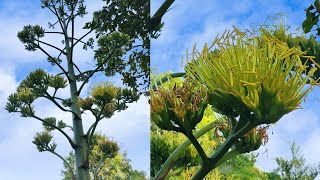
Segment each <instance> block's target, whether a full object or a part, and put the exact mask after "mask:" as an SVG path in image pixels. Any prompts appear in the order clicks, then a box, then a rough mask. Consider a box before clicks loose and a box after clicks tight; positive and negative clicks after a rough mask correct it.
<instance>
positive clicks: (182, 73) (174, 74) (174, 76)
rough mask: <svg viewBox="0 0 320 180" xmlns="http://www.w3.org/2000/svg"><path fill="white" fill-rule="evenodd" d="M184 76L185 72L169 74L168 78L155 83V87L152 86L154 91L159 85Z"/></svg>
mask: <svg viewBox="0 0 320 180" xmlns="http://www.w3.org/2000/svg"><path fill="white" fill-rule="evenodd" d="M184 75H186V73H185V72H180V73H172V74H168V75H167V76H165V77H163V78H161V79H160V80H158V81H157V82H155V84H154V85H152V87H151V88H152V89H156V88H157V86H158V85H161V84H162V83H165V82H167V81H168V80H169V78H177V77H183V76H184Z"/></svg>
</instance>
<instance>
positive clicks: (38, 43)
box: [6, 0, 150, 180]
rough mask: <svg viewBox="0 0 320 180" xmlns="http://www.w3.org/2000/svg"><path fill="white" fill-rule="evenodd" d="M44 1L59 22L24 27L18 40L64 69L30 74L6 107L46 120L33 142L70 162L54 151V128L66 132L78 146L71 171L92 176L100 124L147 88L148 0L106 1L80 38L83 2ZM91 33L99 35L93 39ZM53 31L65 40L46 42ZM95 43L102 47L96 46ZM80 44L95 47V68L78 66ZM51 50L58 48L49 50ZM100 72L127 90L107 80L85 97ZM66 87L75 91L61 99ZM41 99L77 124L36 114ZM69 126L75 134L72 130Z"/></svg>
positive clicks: (79, 176)
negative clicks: (86, 117)
mask: <svg viewBox="0 0 320 180" xmlns="http://www.w3.org/2000/svg"><path fill="white" fill-rule="evenodd" d="M41 3H42V8H45V9H47V10H49V11H50V12H51V13H52V14H53V15H54V16H55V17H56V20H54V21H53V22H49V29H44V28H43V27H41V26H39V25H27V26H24V27H23V29H22V30H21V31H20V32H18V38H19V40H20V41H21V42H22V43H23V44H24V45H25V49H26V50H28V51H36V50H40V51H41V52H43V53H44V54H45V55H46V56H47V60H48V62H49V63H51V65H53V66H55V67H56V68H57V69H58V71H59V72H58V73H56V74H49V73H47V72H45V71H44V70H42V69H36V70H35V71H33V72H31V73H30V74H29V75H28V76H27V77H26V78H25V79H24V80H22V82H21V83H20V85H19V87H18V88H17V91H16V92H15V93H13V94H11V95H10V96H9V98H8V103H7V105H6V110H8V112H10V113H12V112H18V113H20V114H21V116H22V117H31V118H35V119H37V120H39V121H41V122H42V123H43V126H44V131H43V132H39V133H37V134H36V136H35V138H34V141H33V143H34V144H35V145H36V146H37V148H38V150H39V151H40V152H43V151H48V152H51V153H53V154H54V155H56V156H57V157H59V158H60V159H62V160H63V161H64V162H65V163H66V164H67V160H66V159H65V158H64V157H62V156H61V155H60V154H58V152H56V151H55V149H56V147H57V144H56V143H54V142H53V133H52V131H57V132H59V133H61V134H62V135H63V136H65V137H66V139H67V140H68V142H69V144H70V147H71V148H72V149H73V150H74V165H75V172H74V169H73V167H72V165H70V164H69V166H67V167H68V170H69V171H70V175H71V176H72V178H73V179H77V180H83V179H84V180H88V179H89V169H90V168H91V167H90V160H89V157H90V153H91V151H92V150H91V149H90V147H91V143H92V141H94V140H93V137H94V136H93V135H94V132H95V129H96V127H97V125H98V123H99V122H100V121H101V120H102V119H105V118H111V117H112V115H113V114H114V112H115V111H121V110H125V109H126V108H127V105H126V104H127V103H131V102H134V101H137V100H138V98H139V92H138V90H139V87H144V86H148V85H147V84H148V76H149V64H150V62H149V53H150V51H149V47H150V42H149V36H150V33H149V27H148V25H147V24H146V22H147V21H148V20H149V1H147V0H142V1H130V0H125V1H120V0H119V1H110V0H107V1H105V3H106V4H105V6H104V7H102V9H101V10H100V11H97V12H95V13H94V14H93V15H94V16H93V20H92V21H91V22H88V23H86V24H84V29H87V30H88V31H87V33H85V34H84V35H82V36H80V37H76V36H75V34H77V33H76V32H75V31H76V30H77V28H76V27H77V26H76V19H78V18H82V17H83V16H85V15H86V14H87V11H86V6H85V2H84V0H42V1H41ZM50 29H52V30H50ZM53 29H54V30H53ZM92 33H95V35H96V36H95V37H90V36H91V35H92ZM48 34H51V35H56V36H57V39H59V38H61V39H60V40H61V43H57V44H50V43H48V42H45V41H44V40H43V38H44V37H46V36H47V35H48ZM89 37H90V38H89ZM95 41H97V47H95V46H94V44H95V43H94V42H95ZM80 44H82V45H83V49H84V50H87V49H88V48H90V49H94V53H95V55H94V61H95V62H96V66H95V67H93V68H92V69H90V68H89V67H87V68H88V69H80V68H79V67H78V65H77V64H78V62H79V61H80V59H75V56H74V54H75V48H76V47H77V46H79V45H80ZM47 48H52V49H53V50H56V52H55V53H52V54H50V53H49V52H48V51H47ZM99 72H104V73H105V75H106V76H113V75H115V74H117V73H119V74H120V75H121V76H122V80H123V83H124V84H125V85H127V86H128V88H124V89H122V88H119V87H116V86H114V85H112V84H110V83H102V84H99V85H98V86H96V87H94V88H93V90H92V93H91V95H89V96H87V97H85V96H84V95H83V94H82V90H83V87H84V86H85V84H87V83H88V82H89V81H90V79H91V78H92V77H93V76H94V75H96V74H97V73H99ZM64 88H68V89H69V90H70V94H69V97H70V98H66V99H64V98H61V97H59V92H60V90H61V89H64ZM39 98H42V99H46V100H49V102H51V103H53V104H54V105H56V106H57V107H58V108H59V109H60V110H61V111H64V112H67V113H71V114H72V124H66V123H65V122H64V121H63V120H58V119H56V118H55V117H41V115H40V114H37V113H36V108H35V107H34V102H35V101H36V100H37V99H39ZM85 112H90V113H91V114H93V116H94V118H95V122H94V123H93V124H92V125H91V126H90V127H89V129H88V130H87V132H84V128H83V124H82V121H83V118H82V114H83V113H85ZM68 128H69V129H71V130H72V132H73V136H71V135H70V134H68V133H67V131H66V129H68Z"/></svg>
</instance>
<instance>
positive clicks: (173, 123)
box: [151, 79, 207, 132]
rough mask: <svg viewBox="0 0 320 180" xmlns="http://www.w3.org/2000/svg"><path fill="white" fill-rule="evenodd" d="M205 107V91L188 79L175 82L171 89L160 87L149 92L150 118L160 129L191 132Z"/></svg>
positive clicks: (166, 86)
mask: <svg viewBox="0 0 320 180" xmlns="http://www.w3.org/2000/svg"><path fill="white" fill-rule="evenodd" d="M171 85H172V84H171ZM206 106H207V92H206V89H205V88H204V87H203V86H195V85H194V84H193V83H191V82H190V81H188V79H187V80H185V81H184V82H183V83H177V82H175V83H174V86H173V87H172V86H170V85H162V86H161V87H158V88H157V89H156V90H151V118H152V120H153V121H154V122H155V123H156V125H157V126H158V127H160V128H161V129H166V130H174V131H177V132H186V131H191V130H192V129H194V128H195V126H196V125H197V124H198V123H199V122H200V121H201V119H202V117H203V113H204V110H205V108H206Z"/></svg>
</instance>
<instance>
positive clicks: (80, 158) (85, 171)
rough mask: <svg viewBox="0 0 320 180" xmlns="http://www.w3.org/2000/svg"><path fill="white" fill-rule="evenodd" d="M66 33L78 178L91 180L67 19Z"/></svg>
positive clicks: (78, 179)
mask: <svg viewBox="0 0 320 180" xmlns="http://www.w3.org/2000/svg"><path fill="white" fill-rule="evenodd" d="M62 23H63V28H64V30H65V31H64V32H65V34H64V35H65V47H66V52H67V63H68V74H69V77H70V80H69V85H70V94H71V104H72V105H71V110H72V111H73V112H74V113H72V122H73V135H74V143H75V148H74V150H75V165H76V178H77V180H90V175H89V162H86V153H87V152H86V146H87V145H86V140H85V136H84V132H83V125H82V118H81V111H80V107H79V106H78V105H77V99H78V98H79V95H78V93H77V92H78V88H77V81H76V76H75V72H74V68H73V57H72V53H73V47H70V44H69V38H68V34H67V25H66V22H65V19H63V21H62Z"/></svg>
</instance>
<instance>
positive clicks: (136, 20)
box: [84, 0, 150, 90]
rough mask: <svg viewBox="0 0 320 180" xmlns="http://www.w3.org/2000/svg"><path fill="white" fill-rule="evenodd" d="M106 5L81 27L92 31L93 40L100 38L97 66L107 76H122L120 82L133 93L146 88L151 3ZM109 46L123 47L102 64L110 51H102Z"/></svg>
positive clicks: (125, 0)
mask: <svg viewBox="0 0 320 180" xmlns="http://www.w3.org/2000/svg"><path fill="white" fill-rule="evenodd" d="M105 2H106V5H105V6H104V7H103V8H102V9H101V10H99V11H96V12H95V13H94V14H93V20H92V21H91V22H88V23H86V25H85V26H84V28H85V29H95V30H96V37H97V38H100V40H99V41H98V44H99V48H98V50H97V51H96V55H95V56H96V57H97V60H98V64H99V63H102V64H103V67H104V68H103V71H104V72H105V73H106V75H114V74H116V73H119V74H121V75H122V77H123V78H122V80H123V83H124V84H126V85H128V86H129V87H132V88H133V89H135V90H137V88H138V87H141V86H142V87H143V88H146V87H148V84H149V78H150V70H149V69H150V32H149V24H148V20H149V18H150V6H149V4H150V1H148V0H140V1H134V0H114V1H110V0H107V1H105ZM110 38H112V39H114V40H112V41H111V40H110ZM115 40H117V41H119V42H117V41H115ZM105 41H107V42H105ZM112 42H116V43H112ZM120 42H121V43H120ZM110 43H111V45H112V47H113V46H115V45H116V46H118V47H119V45H121V46H122V47H123V48H122V49H121V48H118V50H115V52H116V54H115V55H113V56H112V58H110V60H108V61H104V58H105V57H107V56H108V55H109V54H110V53H111V52H113V50H112V49H110V47H108V48H107V49H106V48H105V47H106V46H105V44H110ZM125 52H128V53H127V54H126V56H124V57H121V55H123V54H124V53H125ZM146 84H147V86H146Z"/></svg>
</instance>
